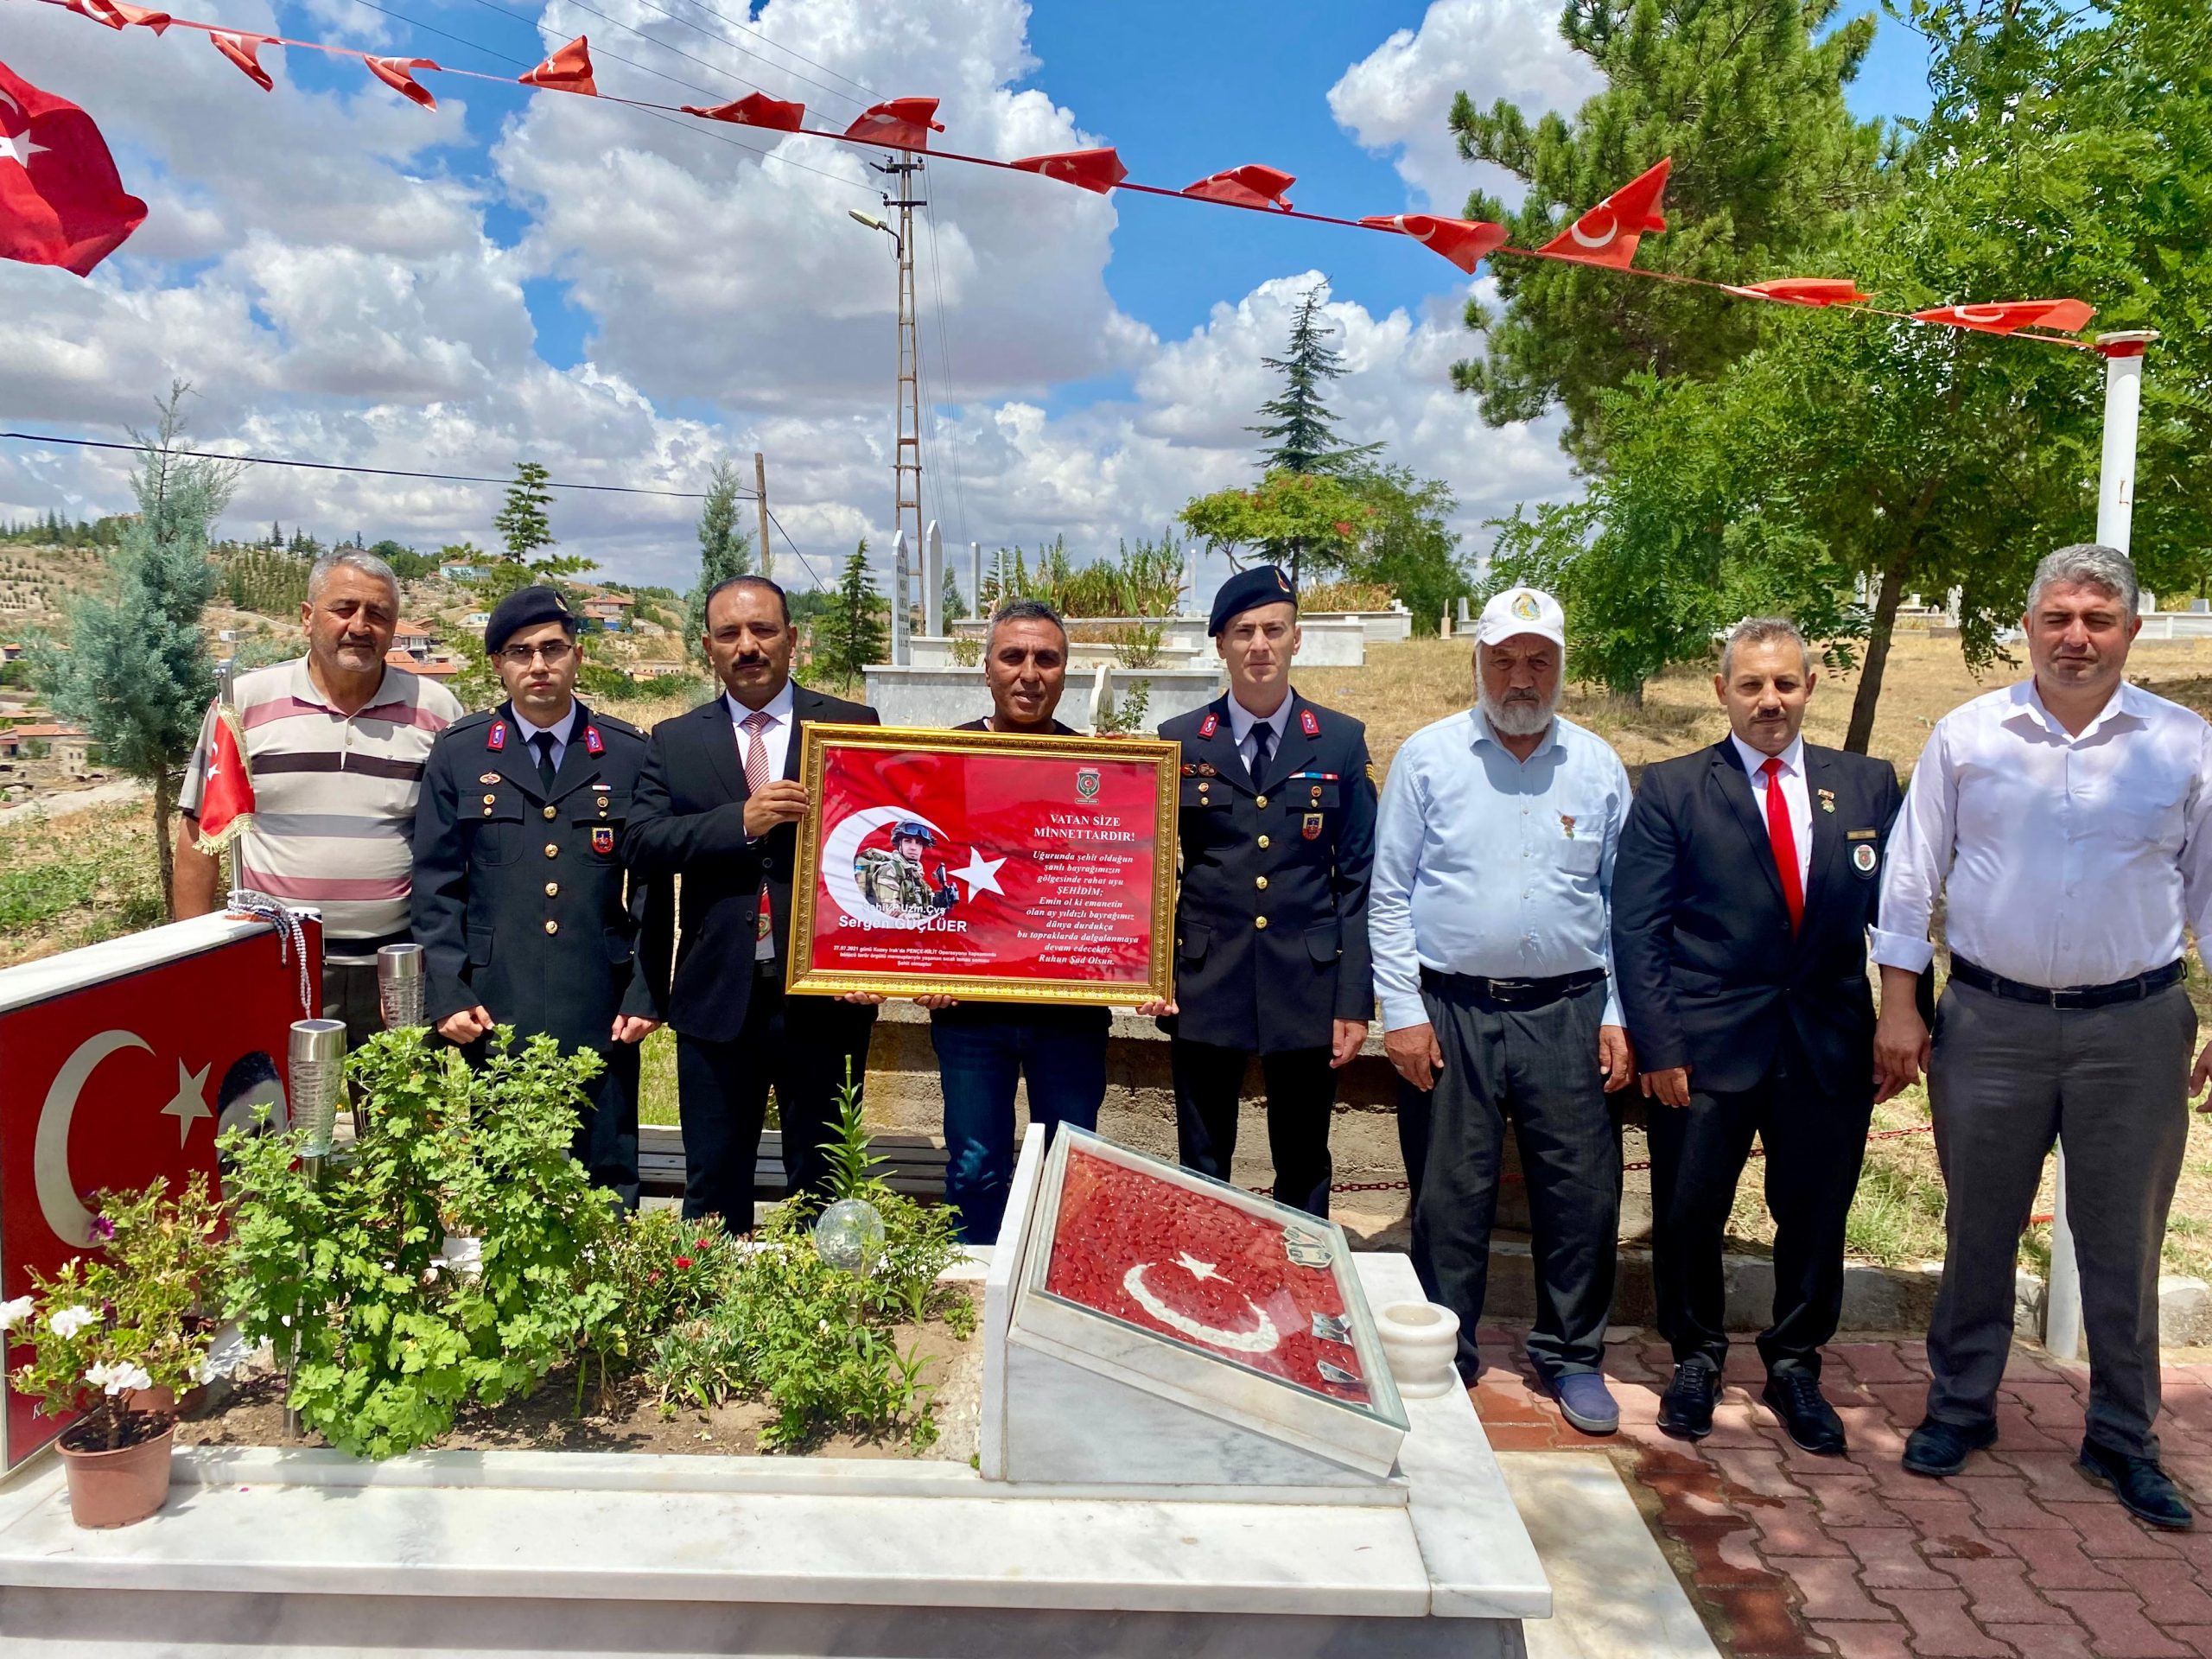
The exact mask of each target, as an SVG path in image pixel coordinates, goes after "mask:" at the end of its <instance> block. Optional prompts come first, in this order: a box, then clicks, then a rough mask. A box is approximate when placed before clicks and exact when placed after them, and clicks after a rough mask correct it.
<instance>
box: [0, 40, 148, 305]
mask: <svg viewBox="0 0 2212 1659" xmlns="http://www.w3.org/2000/svg"><path fill="white" fill-rule="evenodd" d="M145 219H146V204H145V203H144V202H143V201H141V200H138V198H137V197H136V196H131V195H125V194H124V190H123V180H122V178H121V177H120V175H118V174H117V172H116V170H115V160H114V158H113V157H112V156H110V155H109V154H108V153H107V143H106V141H105V140H104V139H103V138H101V137H100V130H99V128H98V127H96V126H94V125H93V124H92V117H91V116H89V115H86V113H85V112H84V111H82V110H80V109H79V108H78V107H77V106H76V105H74V104H72V103H71V102H69V100H68V99H64V98H56V97H54V94H53V93H51V92H41V91H40V90H39V89H38V88H37V87H35V86H32V85H31V84H30V83H29V81H27V80H25V79H22V77H21V76H19V75H18V74H16V72H15V71H14V70H12V69H10V68H9V67H8V66H7V65H6V64H4V63H0V259H19V260H21V261H22V263H23V264H28V265H59V266H60V267H61V268H62V269H63V270H73V271H74V272H76V273H77V275H78V276H79V277H89V276H90V275H91V274H92V267H93V266H95V265H97V264H99V262H100V261H101V260H103V259H105V258H106V257H108V255H110V254H111V253H113V252H114V251H116V250H117V249H118V248H119V247H121V246H122V245H123V244H124V239H125V238H128V237H129V236H130V232H133V231H135V230H137V228H138V227H139V226H141V225H143V223H145Z"/></svg>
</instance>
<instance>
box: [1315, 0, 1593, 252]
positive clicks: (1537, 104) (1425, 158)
mask: <svg viewBox="0 0 2212 1659" xmlns="http://www.w3.org/2000/svg"><path fill="white" fill-rule="evenodd" d="M1603 84H1604V83H1603V80H1602V79H1601V78H1600V77H1599V75H1598V74H1597V73H1596V72H1595V71H1594V70H1593V69H1592V67H1591V65H1590V61H1589V60H1588V59H1586V58H1584V57H1582V56H1581V55H1580V54H1577V53H1575V52H1574V51H1573V50H1571V49H1570V48H1568V46H1567V42H1566V41H1563V40H1561V39H1560V33H1559V9H1558V7H1557V6H1556V5H1555V4H1553V3H1551V0H1434V3H1433V4H1432V5H1431V6H1430V7H1429V9H1428V12H1427V16H1424V17H1423V18H1422V19H1421V27H1420V29H1399V30H1398V31H1397V32H1396V33H1395V34H1394V35H1391V36H1390V38H1389V40H1387V41H1383V44H1382V45H1381V46H1378V47H1377V48H1375V50H1374V51H1372V52H1370V54H1368V55H1367V56H1366V57H1364V58H1363V59H1361V60H1359V61H1358V62H1357V63H1356V64H1354V65H1352V66H1351V68H1349V69H1347V70H1345V71H1344V76H1343V78H1342V79H1339V80H1338V82H1337V84H1336V85H1335V86H1332V87H1331V88H1330V89H1329V110H1330V112H1331V113H1332V114H1333V115H1334V116H1335V117H1336V118H1337V122H1338V125H1340V126H1342V127H1343V128H1344V130H1346V131H1348V132H1350V133H1351V135H1352V136H1353V137H1355V138H1357V139H1358V140H1359V142H1360V143H1363V144H1364V145H1366V146H1367V147H1368V148H1369V149H1372V150H1376V151H1383V152H1388V151H1391V150H1395V151H1396V152H1397V153H1396V156H1395V158H1394V159H1395V162H1396V165H1397V168H1398V173H1399V176H1401V177H1402V178H1403V179H1404V180H1405V181H1406V183H1407V184H1408V186H1409V187H1411V188H1412V190H1413V191H1414V194H1415V196H1416V197H1417V198H1418V201H1419V205H1420V206H1421V207H1426V208H1430V209H1433V210H1434V211H1435V212H1438V213H1451V214H1457V213H1459V211H1460V210H1461V208H1462V207H1464V206H1465V202H1466V200H1467V192H1468V191H1469V190H1470V189H1471V188H1474V187H1475V186H1477V185H1480V186H1481V187H1482V188H1484V189H1486V190H1489V191H1490V192H1491V193H1492V194H1497V195H1502V196H1503V197H1504V198H1505V200H1508V201H1512V200H1518V199H1519V195H1520V188H1521V187H1520V185H1519V183H1518V181H1515V180H1513V179H1512V178H1510V175H1507V174H1506V173H1505V172H1504V170H1503V168H1496V167H1491V166H1488V165H1471V164H1469V163H1468V162H1463V161H1461V160H1460V159H1459V150H1458V148H1457V146H1456V141H1455V140H1454V138H1453V137H1452V132H1451V130H1450V129H1449V128H1448V127H1447V126H1446V124H1445V115H1446V111H1449V110H1450V108H1451V107H1452V95H1453V94H1454V93H1457V92H1465V93H1466V95H1467V96H1468V97H1469V98H1470V99H1472V100H1473V102H1474V105H1475V107H1476V108H1477V109H1478V110H1488V109H1489V108H1490V106H1491V105H1492V104H1493V103H1495V102H1496V101H1497V99H1501V98H1502V99H1506V100H1507V101H1508V102H1510V103H1513V104H1517V105H1520V106H1521V107H1522V109H1523V110H1524V111H1529V113H1530V114H1532V115H1533V114H1534V113H1535V112H1536V111H1541V110H1560V111H1572V110H1573V109H1574V108H1575V107H1576V106H1577V105H1580V103H1581V101H1582V100H1583V99H1586V98H1587V97H1589V96H1590V95H1591V94H1592V93H1593V92H1597V91H1598V90H1599V87H1600V86H1602V85H1603Z"/></svg>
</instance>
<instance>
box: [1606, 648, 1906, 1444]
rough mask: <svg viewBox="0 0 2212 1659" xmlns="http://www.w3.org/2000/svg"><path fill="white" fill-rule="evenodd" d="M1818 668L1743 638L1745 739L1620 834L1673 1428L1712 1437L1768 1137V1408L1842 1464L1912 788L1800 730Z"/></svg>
mask: <svg viewBox="0 0 2212 1659" xmlns="http://www.w3.org/2000/svg"><path fill="white" fill-rule="evenodd" d="M1817 678H1818V676H1817V675H1816V674H1815V671H1814V669H1813V665H1812V658H1811V654H1810V652H1808V651H1807V649H1806V646H1805V641H1804V638H1803V636H1802V635H1801V634H1800V633H1799V632H1798V631H1797V629H1796V626H1795V625H1794V624H1792V623H1789V622H1787V621H1784V620H1780V619H1777V618H1757V619H1753V620H1748V621H1745V622H1743V623H1740V624H1738V626H1737V627H1736V629H1735V631H1734V632H1732V634H1731V635H1730V636H1729V639H1728V643H1727V645H1726V648H1725V649H1724V650H1723V651H1722V652H1721V658H1720V672H1719V675H1718V676H1716V677H1715V678H1714V682H1713V684H1714V689H1715V690H1716V691H1717V692H1718V693H1719V697H1720V701H1721V703H1722V705H1723V706H1724V707H1725V708H1726V709H1727V711H1728V726H1729V734H1728V735H1727V736H1726V737H1725V738H1723V739H1722V740H1721V741H1719V742H1718V743H1716V744H1714V745H1713V746H1712V747H1710V748H1707V749H1700V750H1699V751H1697V752H1696V753H1692V754H1686V755H1682V756H1680V757H1679V758H1677V759H1675V760H1662V761H1660V762H1658V763H1657V764H1656V765H1654V766H1649V767H1647V768H1646V769H1645V771H1644V773H1643V780H1642V782H1641V784H1640V785H1639V786H1638V788H1637V796H1636V801H1635V804H1634V805H1633V806H1631V807H1630V810H1629V814H1628V822H1627V823H1626V824H1625V825H1624V828H1623V829H1622V831H1621V842H1620V853H1619V857H1618V862H1617V863H1616V865H1615V866H1614V870H1613V961H1614V964H1615V969H1616V971H1617V972H1618V975H1619V976H1620V997H1621V1005H1622V1007H1623V1009H1624V1012H1625V1014H1626V1016H1627V1020H1628V1028H1629V1035H1630V1039H1632V1040H1633V1042H1634V1043H1635V1045H1636V1053H1637V1060H1638V1062H1639V1063H1640V1065H1642V1067H1643V1092H1644V1094H1645V1095H1646V1096H1649V1099H1650V1104H1649V1108H1648V1109H1647V1116H1648V1119H1649V1137H1650V1144H1651V1207H1652V1225H1651V1249H1652V1276H1653V1280H1654V1286H1653V1289H1654V1294H1655V1299H1656V1302H1657V1304H1658V1316H1659V1329H1660V1332H1661V1333H1662V1335H1664V1336H1665V1337H1666V1338H1667V1339H1668V1341H1669V1343H1671V1344H1673V1346H1674V1351H1675V1375H1674V1379H1673V1381H1672V1382H1671V1383H1669V1386H1668V1389H1667V1391H1666V1394H1665V1395H1664V1397H1663V1398H1662V1401H1661V1402H1660V1411H1659V1427H1661V1428H1662V1429H1663V1430H1665V1431H1666V1432H1667V1433H1669V1434H1673V1435H1675V1436H1676V1437H1678V1438H1680V1439H1684V1440H1700V1439H1702V1438H1703V1437H1704V1436H1705V1435H1706V1434H1707V1433H1711V1432H1712V1428H1713V1403H1714V1402H1715V1401H1716V1400H1717V1399H1718V1398H1719V1393H1720V1379H1721V1368H1722V1363H1723V1361H1724V1359H1725V1358H1726V1354H1727V1351H1728V1338H1727V1335H1726V1330H1725V1328H1724V1323H1723V1309H1724V1305H1725V1295H1724V1286H1723V1280H1722V1274H1721V1239H1722V1235H1723V1232H1724V1230H1725V1229H1726V1225H1727V1221H1728V1212H1729V1209H1730V1206H1731V1205H1732V1202H1733V1200H1734V1198H1735V1193H1736V1184H1737V1181H1738V1179H1739V1178H1740V1177H1741V1175H1742V1174H1743V1171H1744V1165H1745V1160H1746V1159H1747V1158H1748V1157H1749V1156H1750V1154H1751V1137H1752V1136H1753V1135H1758V1137H1759V1140H1760V1142H1761V1143H1762V1145H1763V1146H1764V1147H1765V1150H1766V1201H1767V1207H1768V1209H1769V1210H1770V1211H1772V1212H1773V1215H1774V1221H1775V1243H1774V1319H1773V1323H1772V1324H1771V1325H1769V1326H1768V1327H1767V1329H1766V1330H1765V1331H1764V1332H1762V1333H1761V1335H1760V1337H1759V1339H1758V1345H1759V1355H1760V1357H1761V1358H1763V1359H1764V1361H1765V1362H1766V1369H1767V1384H1766V1389H1765V1391H1764V1395H1763V1396H1762V1397H1763V1398H1764V1400H1765V1401H1766V1402H1767V1404H1768V1405H1769V1406H1770V1407H1771V1408H1773V1410H1774V1412H1775V1414H1776V1415H1777V1417H1778V1418H1780V1419H1781V1421H1782V1423H1783V1427H1785V1428H1786V1429H1787V1430H1788V1431H1789V1436H1790V1438H1791V1439H1792V1440H1795V1441H1796V1443H1797V1444H1798V1445H1799V1446H1802V1447H1803V1448H1804V1449H1805V1450H1806V1451H1808V1452H1825V1453H1828V1454H1832V1455H1840V1454H1841V1453H1842V1452H1844V1451H1845V1449H1846V1446H1845V1439H1844V1430H1843V1423H1842V1421H1841V1420H1840V1418H1838V1417H1837V1415H1836V1414H1835V1412H1834V1409H1833V1408H1831V1407H1830V1406H1829V1405H1828V1403H1827V1401H1826V1400H1825V1399H1823V1398H1822V1397H1821V1389H1820V1375H1821V1344H1824V1343H1826V1342H1827V1340H1828V1339H1829V1338H1831V1337H1832V1336H1834V1334H1835V1327H1836V1320H1837V1319H1838V1317H1839V1315H1840V1312H1841V1308H1842V1303H1843V1230H1844V1218H1845V1217H1846V1216H1847V1213H1848V1212H1849V1211H1850V1208H1851V1199H1852V1195H1853V1192H1854V1191H1855V1190H1856V1189H1857V1187H1858V1184H1859V1162H1860V1160H1861V1158H1862V1157H1863V1155H1864V1154H1865V1150H1866V1128H1867V1123H1868V1122H1869V1120H1870V1118H1871V1116H1872V1112H1873V1104H1874V1072H1873V1035H1874V1003H1873V995H1872V989H1871V988H1870V986H1869V983H1868V981H1867V976H1866V933H1867V929H1868V928H1869V927H1870V926H1871V925H1872V923H1873V921H1874V917H1875V905H1876V900H1877V898H1878V894H1879V893H1880V890H1881V868H1882V853H1883V849H1884V847H1885V844H1886V843H1887V841H1888V837H1889V833H1890V825H1891V823H1892V821H1894V819H1895V818H1896V817H1897V808H1898V805H1899V804H1900V803H1901V801H1902V800H1903V793H1902V791H1900V790H1899V788H1898V786H1897V771H1896V768H1894V767H1893V766H1891V765H1890V763H1889V762H1888V761H1886V760H1872V759H1871V758H1869V757H1868V756H1866V755H1861V754H1850V753H1845V752H1843V751H1841V750H1839V749H1825V748H1818V747H1814V746H1813V745H1811V744H1808V743H1807V742H1805V741H1803V739H1802V737H1801V736H1800V735H1799V728H1801V727H1802V725H1803V723H1804V719H1805V705H1806V702H1807V700H1808V698H1809V697H1810V696H1812V693H1813V687H1814V685H1815V682H1816V680H1817Z"/></svg>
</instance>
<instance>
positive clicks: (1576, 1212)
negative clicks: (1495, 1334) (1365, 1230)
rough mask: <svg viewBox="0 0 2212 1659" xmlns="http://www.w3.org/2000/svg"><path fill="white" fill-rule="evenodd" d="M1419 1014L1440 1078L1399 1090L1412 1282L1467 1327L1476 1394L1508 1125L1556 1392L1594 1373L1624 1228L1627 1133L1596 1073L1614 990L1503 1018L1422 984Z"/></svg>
mask: <svg viewBox="0 0 2212 1659" xmlns="http://www.w3.org/2000/svg"><path fill="white" fill-rule="evenodd" d="M1421 1001H1423V1002H1424V1003H1425V1004H1426V1005H1427V1008H1428V1018H1429V1023H1430V1025H1432V1026H1433V1027H1434V1028H1435V1031H1436V1046H1438V1047H1439V1048H1440V1049H1441V1050H1442V1051H1443V1053H1444V1070H1443V1072H1442V1074H1441V1075H1440V1077H1438V1078H1437V1079H1436V1086H1435V1088H1434V1089H1433V1090H1430V1091H1429V1092H1428V1093H1427V1094H1423V1093H1422V1092H1421V1090H1417V1089H1415V1088H1414V1087H1413V1086H1412V1085H1411V1084H1403V1083H1402V1084H1399V1086H1398V1145H1399V1149H1400V1150H1401V1151H1402V1153H1403V1154H1405V1160H1406V1173H1407V1176H1408V1179H1410V1181H1411V1183H1412V1185H1413V1191H1414V1205H1413V1214H1414V1227H1413V1233H1414V1238H1413V1244H1414V1251H1413V1255H1414V1270H1415V1271H1416V1272H1418V1273H1419V1274H1421V1286H1422V1288H1423V1289H1424V1290H1425V1291H1426V1292H1427V1295H1428V1297H1429V1299H1430V1300H1432V1301H1435V1302H1439V1303H1441V1304H1442V1305H1443V1306H1446V1307H1448V1308H1450V1309H1451V1310H1452V1312H1453V1313H1457V1314H1458V1315H1459V1371H1460V1375H1461V1376H1465V1377H1466V1378H1467V1379H1469V1380H1470V1381H1471V1380H1472V1379H1473V1377H1474V1375H1475V1368H1476V1365H1477V1363H1478V1358H1477V1352H1476V1346H1475V1327H1476V1326H1477V1325H1478V1324H1479V1323H1480V1322H1481V1319H1482V1313H1483V1300H1484V1297H1486V1296H1487V1295H1488V1294H1489V1292H1490V1234H1491V1222H1492V1221H1493V1220H1494V1219H1495V1218H1496V1217H1497V1176H1498V1160H1499V1156H1500V1154H1501V1153H1502V1152H1503V1148H1504V1141H1505V1124H1506V1120H1507V1119H1509V1118H1510V1119H1511V1120H1512V1122H1513V1128H1514V1133H1515V1137H1516V1140H1517V1141H1518V1142H1519V1145H1520V1150H1521V1168H1522V1177H1523V1179H1525V1180H1526V1181H1527V1183H1528V1187H1529V1222H1530V1226H1531V1234H1532V1236H1531V1238H1530V1248H1531V1250H1532V1252H1533V1254H1534V1255H1535V1268H1536V1320H1535V1325H1534V1327H1533V1328H1532V1329H1531V1330H1530V1331H1529V1362H1530V1363H1532V1364H1534V1365H1535V1368H1536V1370H1537V1371H1538V1372H1539V1374H1541V1376H1542V1377H1543V1378H1544V1379H1545V1380H1546V1381H1547V1382H1548V1381H1550V1380H1552V1379H1554V1378H1556V1377H1560V1376H1568V1375H1570V1374H1572V1373H1573V1372H1576V1371H1596V1370H1601V1369H1603V1367H1604V1365H1605V1321H1606V1319H1607V1318H1608V1316H1609V1315H1610V1314H1611V1312H1612V1306H1613V1264H1614V1259H1615V1256H1616V1254H1617V1251H1618V1235H1619V1232H1620V1215H1621V1141H1620V1128H1619V1126H1618V1123H1617V1122H1615V1121H1614V1118H1613V1115H1612V1110H1611V1108H1610V1107H1609V1106H1607V1105H1606V1103H1605V1080H1604V1078H1605V1074H1604V1073H1603V1072H1601V1071H1599V1069H1598V1027H1599V1020H1600V1019H1601V1018H1602V1016H1603V1015H1604V1014H1605V986H1604V985H1603V984H1602V983H1599V984H1596V985H1588V986H1585V987H1584V988H1582V989H1580V990H1579V991H1575V992H1573V993H1571V994H1569V995H1566V996H1563V997H1561V998H1560V999H1559V1000H1558V1001H1555V1002H1550V1003H1547V1004H1546V1005H1545V1006H1543V1007H1540V1008H1508V1007H1499V1006H1497V1004H1495V1003H1492V1002H1488V1001H1483V1000H1481V999H1479V998H1477V997H1474V996H1471V995H1467V994H1465V992H1463V991H1461V990H1459V989H1455V988H1450V987H1449V986H1448V985H1446V986H1442V987H1440V986H1439V985H1436V984H1425V985H1424V987H1423V988H1422V992H1421Z"/></svg>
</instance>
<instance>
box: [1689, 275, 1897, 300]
mask: <svg viewBox="0 0 2212 1659" xmlns="http://www.w3.org/2000/svg"><path fill="white" fill-rule="evenodd" d="M1722 286H1723V287H1725V288H1726V289H1728V292H1730V293H1731V294H1734V295H1738V296H1740V297H1742V298H1744V299H1747V300H1778V301H1780V302H1782V303H1783V304H1784V305H1813V306H1821V305H1864V304H1866V302H1867V301H1869V300H1871V299H1872V298H1873V297H1874V296H1872V295H1871V294H1861V293H1860V292H1859V284H1858V283H1854V282H1853V281H1852V280H1851V278H1850V277H1775V278H1773V279H1772V280H1771V281H1770V282H1764V283H1745V284H1744V285H1743V286H1742V287H1740V288H1738V287H1733V286H1731V285H1730V284H1727V283H1723V284H1722Z"/></svg>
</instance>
